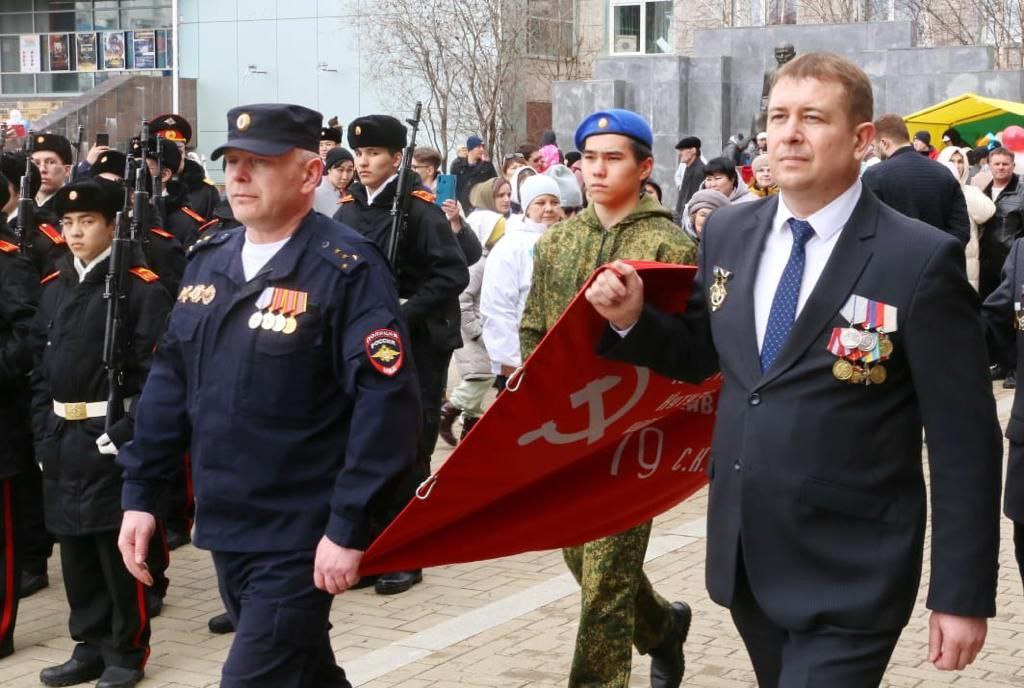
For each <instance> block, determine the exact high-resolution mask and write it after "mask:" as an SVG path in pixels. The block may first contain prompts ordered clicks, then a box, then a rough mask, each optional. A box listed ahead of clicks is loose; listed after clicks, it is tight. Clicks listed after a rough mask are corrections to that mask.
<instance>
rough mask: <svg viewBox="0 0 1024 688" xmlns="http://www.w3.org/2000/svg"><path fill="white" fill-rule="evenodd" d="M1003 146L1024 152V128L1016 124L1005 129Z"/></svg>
mask: <svg viewBox="0 0 1024 688" xmlns="http://www.w3.org/2000/svg"><path fill="white" fill-rule="evenodd" d="M1003 146H1004V147H1005V148H1008V149H1009V150H1011V151H1013V152H1014V153H1024V128H1021V127H1018V126H1017V125H1016V124H1013V125H1010V126H1008V127H1006V129H1004V130H1003Z"/></svg>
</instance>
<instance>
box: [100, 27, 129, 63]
mask: <svg viewBox="0 0 1024 688" xmlns="http://www.w3.org/2000/svg"><path fill="white" fill-rule="evenodd" d="M124 68H125V63H124V32H123V31H108V32H104V33H103V69H124Z"/></svg>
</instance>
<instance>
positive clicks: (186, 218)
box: [136, 138, 209, 250]
mask: <svg viewBox="0 0 1024 688" xmlns="http://www.w3.org/2000/svg"><path fill="white" fill-rule="evenodd" d="M137 154H138V153H136V155H137ZM160 155H161V157H162V158H163V160H162V161H160V164H159V165H158V164H157V156H156V139H155V138H152V139H150V140H149V144H148V145H147V147H146V163H147V164H148V166H149V174H150V177H151V178H156V173H157V168H158V167H159V168H160V174H161V181H162V184H163V190H164V197H163V203H162V205H163V217H162V218H160V217H158V216H157V215H158V214H157V213H156V212H155V207H156V199H153V204H154V220H155V221H156V222H157V223H158V224H159V226H160V227H162V228H163V229H166V230H167V231H168V232H170V233H171V234H173V235H174V238H175V239H177V240H178V242H179V243H180V244H181V245H182V246H183V247H185V249H186V250H187V249H188V247H189V246H191V245H192V244H194V243H195V242H196V240H197V239H198V238H199V228H200V227H202V226H203V225H205V224H206V223H207V222H208V221H209V220H207V219H206V218H205V217H203V216H202V215H200V214H199V213H197V212H196V211H194V210H192V208H190V207H189V205H188V203H189V190H188V187H187V186H185V183H184V182H181V181H178V180H177V179H174V178H173V175H174V170H176V169H178V166H179V165H180V164H181V151H180V150H178V147H177V146H176V145H174V143H172V142H170V141H167V142H165V143H163V144H162V145H161V146H160Z"/></svg>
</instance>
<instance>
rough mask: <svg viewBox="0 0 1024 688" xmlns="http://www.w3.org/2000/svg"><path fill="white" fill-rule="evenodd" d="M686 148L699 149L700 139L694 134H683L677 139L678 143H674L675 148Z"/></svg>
mask: <svg viewBox="0 0 1024 688" xmlns="http://www.w3.org/2000/svg"><path fill="white" fill-rule="evenodd" d="M686 148H696V149H698V150H699V149H700V139H699V138H697V137H696V136H684V137H683V138H681V139H679V143H677V144H676V150H683V149H686Z"/></svg>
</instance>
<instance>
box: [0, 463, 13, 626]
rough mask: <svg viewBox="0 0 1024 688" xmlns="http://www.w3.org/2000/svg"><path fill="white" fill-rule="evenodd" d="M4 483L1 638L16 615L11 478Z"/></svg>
mask: <svg viewBox="0 0 1024 688" xmlns="http://www.w3.org/2000/svg"><path fill="white" fill-rule="evenodd" d="M2 482H3V484H4V487H3V492H4V497H3V499H4V507H3V508H4V612H3V616H2V617H0V638H4V637H6V636H7V633H8V632H9V631H10V630H11V618H12V617H13V616H14V596H15V595H16V594H17V593H16V592H15V590H14V518H13V515H12V512H13V509H12V508H11V480H10V478H8V479H7V480H4V481H2Z"/></svg>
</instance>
